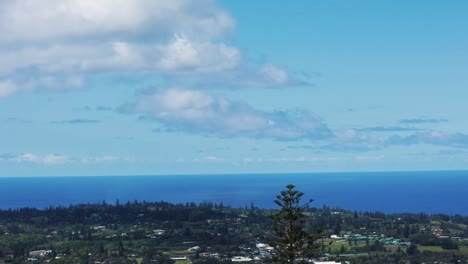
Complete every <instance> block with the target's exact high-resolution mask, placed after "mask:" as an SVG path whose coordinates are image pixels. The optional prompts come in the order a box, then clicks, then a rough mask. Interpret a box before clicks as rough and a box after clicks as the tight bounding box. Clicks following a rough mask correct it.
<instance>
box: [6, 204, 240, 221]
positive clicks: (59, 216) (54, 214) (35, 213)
mask: <svg viewBox="0 0 468 264" xmlns="http://www.w3.org/2000/svg"><path fill="white" fill-rule="evenodd" d="M213 209H220V210H213ZM221 209H223V210H224V211H228V212H229V210H231V208H229V207H226V206H224V205H223V204H222V203H213V202H201V203H198V204H196V203H194V202H191V203H185V204H172V203H168V202H165V201H159V202H147V201H141V202H140V201H134V202H126V203H123V204H122V203H120V202H119V201H116V203H115V204H111V203H106V202H102V203H100V204H79V205H70V206H57V207H55V206H53V207H48V208H45V209H36V208H19V209H8V210H0V220H2V221H6V222H28V223H33V224H36V225H44V226H46V225H54V224H60V223H67V224H104V225H105V224H131V223H134V222H135V221H179V222H197V221H203V220H206V219H216V218H219V217H221V216H222V215H223V214H222V213H221ZM233 214H234V212H233Z"/></svg>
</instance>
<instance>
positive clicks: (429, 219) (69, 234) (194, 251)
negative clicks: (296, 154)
mask: <svg viewBox="0 0 468 264" xmlns="http://www.w3.org/2000/svg"><path fill="white" fill-rule="evenodd" d="M272 212H274V210H266V209H260V208H256V207H255V206H254V205H252V206H251V207H250V208H229V207H224V206H220V205H217V204H209V203H205V204H198V205H195V204H184V205H182V204H179V205H173V204H169V203H127V204H125V205H121V204H118V205H110V204H106V205H80V206H72V207H68V208H65V207H64V208H50V209H47V210H36V209H28V210H18V211H13V210H10V211H1V212H0V263H95V264H100V263H101V264H104V263H138V264H139V263H143V264H144V263H164V264H165V263H167V264H170V263H176V264H188V263H194V264H195V263H203V264H208V263H231V262H244V263H247V262H251V263H271V262H272V261H273V258H274V257H275V255H276V254H277V252H276V248H275V246H272V245H271V238H272V237H271V235H272V229H271V225H272V222H271V219H270V217H269V216H270V215H271V213H272ZM76 215H80V217H74V216H76ZM306 215H307V218H308V219H309V220H308V222H307V225H306V226H307V229H308V230H310V232H312V231H313V230H318V229H322V231H321V232H320V238H319V239H318V240H316V242H315V243H316V244H317V249H316V250H315V252H314V255H313V256H310V258H307V259H304V261H306V262H310V263H312V262H313V263H350V264H351V263H353V264H359V263H370V262H369V261H374V262H373V263H379V262H380V263H384V262H385V260H387V261H389V259H392V260H393V259H399V260H398V261H400V260H401V261H403V260H405V261H412V260H415V259H426V260H427V261H426V262H425V263H436V262H437V263H445V262H443V261H447V259H452V258H457V261H458V260H460V261H465V260H467V259H468V257H467V255H468V254H467V252H468V236H467V230H468V228H467V225H466V222H468V219H466V218H464V217H459V216H457V217H449V216H445V215H434V216H429V215H423V214H406V215H385V214H382V213H370V212H351V211H346V210H341V209H331V208H328V207H323V208H310V209H308V210H307V212H306ZM441 261H442V262H441ZM389 263H391V262H389ZM410 263H411V262H410ZM446 263H451V262H446Z"/></svg>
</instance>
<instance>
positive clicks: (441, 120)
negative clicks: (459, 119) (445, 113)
mask: <svg viewBox="0 0 468 264" xmlns="http://www.w3.org/2000/svg"><path fill="white" fill-rule="evenodd" d="M398 122H399V123H401V124H435V123H444V122H448V119H445V118H426V117H423V118H409V119H401V120H399V121H398Z"/></svg>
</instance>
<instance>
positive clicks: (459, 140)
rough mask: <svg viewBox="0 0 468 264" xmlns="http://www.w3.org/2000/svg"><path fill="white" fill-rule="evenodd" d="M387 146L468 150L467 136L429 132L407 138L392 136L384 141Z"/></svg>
mask: <svg viewBox="0 0 468 264" xmlns="http://www.w3.org/2000/svg"><path fill="white" fill-rule="evenodd" d="M386 144H387V145H390V146H391V145H415V144H430V145H437V146H446V147H456V148H468V135H467V134H463V133H446V132H440V131H431V132H424V133H416V134H412V135H409V136H392V137H390V138H389V139H388V140H386Z"/></svg>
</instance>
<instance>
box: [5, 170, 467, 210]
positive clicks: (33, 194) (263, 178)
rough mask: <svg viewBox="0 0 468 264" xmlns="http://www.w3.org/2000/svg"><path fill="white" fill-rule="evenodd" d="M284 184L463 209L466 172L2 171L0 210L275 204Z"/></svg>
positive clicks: (348, 198)
mask: <svg viewBox="0 0 468 264" xmlns="http://www.w3.org/2000/svg"><path fill="white" fill-rule="evenodd" d="M289 183H292V184H294V185H296V189H298V190H300V191H302V192H304V193H305V195H304V199H309V198H311V199H314V200H315V201H314V202H313V203H312V206H317V207H321V206H323V205H324V204H325V205H327V206H330V207H339V208H344V209H349V210H356V211H381V212H385V213H395V212H411V213H419V212H426V213H430V214H433V213H445V214H452V215H453V214H461V215H468V192H467V191H468V171H430V172H366V173H301V174H295V173H290V174H251V175H249V174H242V175H170V176H169V175H168V176H161V175H159V176H99V177H98V176H96V177H89V176H87V177H1V178H0V208H1V209H7V208H20V207H34V208H45V207H48V206H58V205H63V206H68V205H70V204H79V203H101V202H103V201H105V202H107V203H115V202H116V201H117V200H118V201H119V202H120V203H125V202H127V201H135V200H137V201H168V202H172V203H186V202H196V203H199V202H203V201H208V202H216V203H220V202H222V203H223V204H224V205H230V206H233V207H245V206H248V207H250V206H251V204H252V203H253V204H254V206H256V207H261V208H275V204H274V203H273V200H274V199H275V196H276V195H277V194H279V192H280V191H281V190H284V189H285V186H286V185H287V184H289Z"/></svg>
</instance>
